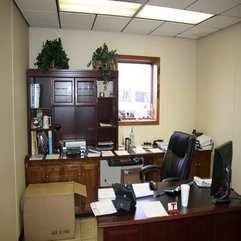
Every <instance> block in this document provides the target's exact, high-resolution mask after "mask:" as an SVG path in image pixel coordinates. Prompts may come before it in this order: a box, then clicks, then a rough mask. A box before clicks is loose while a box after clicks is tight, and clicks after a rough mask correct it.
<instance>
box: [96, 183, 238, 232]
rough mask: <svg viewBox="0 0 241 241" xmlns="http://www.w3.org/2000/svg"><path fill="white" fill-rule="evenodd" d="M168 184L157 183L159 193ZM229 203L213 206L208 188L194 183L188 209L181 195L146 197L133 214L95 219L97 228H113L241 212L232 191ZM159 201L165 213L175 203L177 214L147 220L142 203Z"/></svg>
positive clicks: (138, 201) (141, 200)
mask: <svg viewBox="0 0 241 241" xmlns="http://www.w3.org/2000/svg"><path fill="white" fill-rule="evenodd" d="M169 185H170V184H168V183H159V191H161V190H164V189H165V188H166V187H167V186H169ZM230 197H231V202H230V203H229V204H221V205H216V206H215V205H214V204H213V203H212V196H211V195H210V188H199V187H198V186H197V185H196V184H195V183H194V184H193V185H192V186H191V189H190V196H189V202H188V207H187V208H183V207H182V206H181V194H180V193H178V194H176V195H170V194H164V195H162V196H161V197H158V198H154V197H152V196H151V197H146V198H139V199H137V205H136V210H135V212H134V213H133V214H132V213H122V214H114V215H107V216H99V217H97V224H98V227H100V228H103V227H115V226H126V225H135V224H144V223H145V224H146V223H155V222H160V221H171V220H179V219H190V218H194V217H199V216H206V215H213V214H219V213H220V214H221V213H225V212H230V211H234V212H235V211H239V212H241V202H240V200H238V199H237V194H236V193H235V192H234V191H233V192H232V193H231V196H230ZM147 201H148V202H151V201H161V203H162V205H163V207H164V208H165V209H166V211H167V204H168V203H169V202H174V201H175V202H177V205H178V214H175V215H168V216H164V217H156V218H147V217H146V216H145V214H144V212H143V210H142V208H141V204H142V203H143V202H147Z"/></svg>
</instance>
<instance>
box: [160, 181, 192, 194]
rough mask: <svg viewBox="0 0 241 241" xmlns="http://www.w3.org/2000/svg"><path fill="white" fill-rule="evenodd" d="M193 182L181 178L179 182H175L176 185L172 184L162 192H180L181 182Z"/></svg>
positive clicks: (189, 183)
mask: <svg viewBox="0 0 241 241" xmlns="http://www.w3.org/2000/svg"><path fill="white" fill-rule="evenodd" d="M193 182H194V181H193V180H182V181H181V182H179V184H177V185H172V186H170V187H168V188H166V189H164V192H167V193H176V192H180V191H181V185H182V184H188V185H192V184H193Z"/></svg>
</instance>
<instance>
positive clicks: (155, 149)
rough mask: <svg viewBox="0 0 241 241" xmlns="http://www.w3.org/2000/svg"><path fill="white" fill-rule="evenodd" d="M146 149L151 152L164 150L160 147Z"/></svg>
mask: <svg viewBox="0 0 241 241" xmlns="http://www.w3.org/2000/svg"><path fill="white" fill-rule="evenodd" d="M148 150H149V151H151V152H153V153H163V152H164V151H163V150H161V149H160V148H148Z"/></svg>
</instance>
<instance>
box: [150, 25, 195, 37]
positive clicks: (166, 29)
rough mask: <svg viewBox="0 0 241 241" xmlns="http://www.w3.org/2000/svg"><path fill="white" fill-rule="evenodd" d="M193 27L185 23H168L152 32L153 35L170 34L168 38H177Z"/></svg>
mask: <svg viewBox="0 0 241 241" xmlns="http://www.w3.org/2000/svg"><path fill="white" fill-rule="evenodd" d="M192 26H193V25H190V24H184V23H172V22H166V23H164V24H163V25H161V26H160V27H159V28H157V29H156V30H155V31H153V32H152V35H161V34H164V33H165V35H166V34H168V36H176V35H177V34H179V33H182V32H183V31H185V30H187V29H189V28H191V27H192Z"/></svg>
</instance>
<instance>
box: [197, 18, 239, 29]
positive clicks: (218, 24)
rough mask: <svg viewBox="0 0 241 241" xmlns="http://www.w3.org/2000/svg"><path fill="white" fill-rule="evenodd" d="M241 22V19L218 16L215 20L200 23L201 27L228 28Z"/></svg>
mask: <svg viewBox="0 0 241 241" xmlns="http://www.w3.org/2000/svg"><path fill="white" fill-rule="evenodd" d="M240 21H241V18H235V17H228V16H223V15H218V16H215V17H213V18H210V19H208V20H206V21H204V22H202V23H200V24H199V25H200V26H204V27H212V28H219V29H221V28H226V27H228V26H230V25H233V24H235V23H238V22H240Z"/></svg>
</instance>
